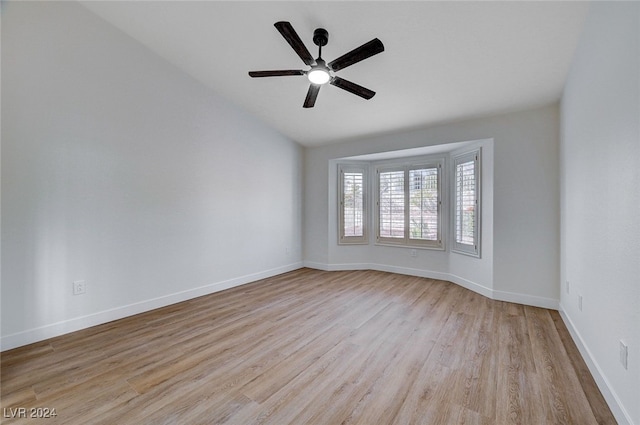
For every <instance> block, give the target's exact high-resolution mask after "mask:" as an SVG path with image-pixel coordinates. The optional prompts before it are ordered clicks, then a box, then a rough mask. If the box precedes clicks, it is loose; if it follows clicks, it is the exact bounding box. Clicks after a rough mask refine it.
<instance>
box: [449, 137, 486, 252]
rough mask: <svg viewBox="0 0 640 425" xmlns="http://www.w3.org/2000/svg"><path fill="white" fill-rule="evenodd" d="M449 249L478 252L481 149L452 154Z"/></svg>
mask: <svg viewBox="0 0 640 425" xmlns="http://www.w3.org/2000/svg"><path fill="white" fill-rule="evenodd" d="M453 173H454V178H453V181H454V188H453V190H454V194H453V244H452V250H453V251H456V252H459V253H463V254H469V255H473V256H476V257H479V256H480V240H479V239H480V228H479V227H480V150H479V149H478V150H474V151H472V152H466V153H463V154H460V155H456V156H454V157H453Z"/></svg>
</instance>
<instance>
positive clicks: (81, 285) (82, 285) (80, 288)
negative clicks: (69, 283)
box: [73, 280, 87, 295]
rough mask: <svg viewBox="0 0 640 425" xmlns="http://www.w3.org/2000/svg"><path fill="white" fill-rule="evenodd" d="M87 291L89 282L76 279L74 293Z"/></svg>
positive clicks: (79, 293)
mask: <svg viewBox="0 0 640 425" xmlns="http://www.w3.org/2000/svg"><path fill="white" fill-rule="evenodd" d="M86 292H87V282H85V281H84V280H76V281H75V282H73V295H82V294H85V293H86Z"/></svg>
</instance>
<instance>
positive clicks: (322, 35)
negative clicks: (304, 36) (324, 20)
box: [313, 28, 329, 47]
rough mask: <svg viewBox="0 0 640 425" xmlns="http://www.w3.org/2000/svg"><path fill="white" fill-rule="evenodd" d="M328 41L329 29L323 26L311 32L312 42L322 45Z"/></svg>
mask: <svg viewBox="0 0 640 425" xmlns="http://www.w3.org/2000/svg"><path fill="white" fill-rule="evenodd" d="M328 42H329V31H327V30H326V29H324V28H316V30H315V31H314V32H313V44H315V45H316V46H319V47H322V46H326V45H327V43H328Z"/></svg>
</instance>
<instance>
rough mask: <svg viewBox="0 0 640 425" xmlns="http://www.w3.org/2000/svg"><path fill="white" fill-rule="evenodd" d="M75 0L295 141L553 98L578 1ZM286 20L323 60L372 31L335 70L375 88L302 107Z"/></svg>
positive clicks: (331, 90)
mask: <svg viewBox="0 0 640 425" xmlns="http://www.w3.org/2000/svg"><path fill="white" fill-rule="evenodd" d="M83 4H84V5H85V6H86V7H87V8H88V9H90V10H91V11H93V12H94V13H96V14H97V15H99V16H101V17H102V18H103V19H105V20H106V21H108V22H110V23H111V24H113V25H114V26H116V27H117V28H119V29H121V30H122V31H124V32H125V33H127V34H129V35H130V36H131V37H133V38H134V39H136V40H138V41H139V42H141V43H142V44H144V45H146V46H147V47H148V48H149V49H151V50H153V51H154V52H156V53H157V54H158V55H160V56H162V57H163V58H165V59H166V60H167V61H169V62H171V63H172V64H174V65H175V66H177V67H179V68H181V69H182V70H184V71H185V72H186V73H188V74H190V75H191V76H193V77H194V78H196V79H197V80H199V81H201V82H202V83H203V84H205V85H206V86H208V87H210V88H211V89H212V90H214V91H215V92H217V93H218V94H220V95H222V96H224V97H225V98H227V99H229V100H230V101H232V102H234V103H236V104H237V105H239V106H240V107H242V108H244V109H245V110H247V111H249V112H250V113H252V114H254V115H256V116H258V117H259V118H260V119H262V120H263V121H265V122H266V123H268V124H269V125H271V126H272V127H274V128H276V129H277V130H279V131H280V132H282V133H284V134H285V135H287V136H289V137H291V138H292V139H294V140H296V141H298V142H299V143H301V144H303V145H305V146H316V145H321V144H328V143H335V142H340V141H344V140H349V139H352V138H362V137H366V136H369V135H374V134H380V133H390V132H394V131H401V130H406V129H413V128H420V127H425V126H429V125H433V124H437V123H443V122H451V121H456V120H462V119H466V118H472V117H480V116H485V115H490V114H496V113H502V112H509V111H514V110H520V109H526V108H531V107H535V106H540V105H544V104H548V103H551V102H554V101H557V100H558V99H559V98H560V95H561V93H562V88H563V86H564V82H565V78H566V75H567V72H568V70H569V66H570V63H571V58H572V56H573V52H574V50H575V48H576V44H577V40H578V38H579V35H580V32H581V29H582V25H583V22H584V19H585V16H586V12H587V9H588V4H587V3H583V2H515V1H514V2H457V1H454V2H420V1H411V2H409V1H407V2H405V1H387V2H385V1H375V2H365V1H353V2H342V1H341V2H337V1H296V2H294V1H283V2H273V1H257V2H243V1H238V2H231V1H229V2H226V1H225V2H223V1H136V2H134V1H123V2H111V1H104V2H102V1H87V2H83ZM283 20H284V21H289V22H291V24H292V25H293V27H294V28H295V30H296V32H297V33H298V35H299V36H300V38H301V39H302V40H303V42H304V43H305V44H306V46H307V48H308V49H309V51H310V52H311V53H312V54H313V55H314V57H315V56H317V47H316V46H315V45H314V44H313V41H312V35H313V31H314V29H315V28H318V27H322V28H326V29H327V30H328V31H329V43H328V44H327V46H325V47H324V48H323V50H322V56H323V58H325V59H327V61H330V60H332V59H335V58H337V57H338V56H340V55H342V54H344V53H346V52H348V51H350V50H352V49H353V48H355V47H357V46H360V45H361V44H363V43H365V42H367V41H369V40H371V39H373V38H375V37H377V38H379V39H380V40H382V42H383V43H384V46H385V51H384V52H383V53H381V54H378V55H376V56H373V57H371V58H369V59H367V60H365V61H362V62H360V63H357V64H355V65H353V66H350V67H349V68H347V69H344V70H342V71H340V72H339V73H338V75H339V76H341V77H343V78H346V79H348V80H350V81H353V82H355V83H357V84H360V85H362V86H364V87H367V88H369V89H371V90H374V91H375V92H376V95H375V97H374V98H373V99H371V100H368V101H366V100H363V99H361V98H360V97H357V96H354V95H352V94H350V93H347V92H346V91H343V90H340V89H338V88H336V87H332V86H329V85H327V86H323V87H322V88H321V90H320V93H319V96H318V99H317V102H316V105H315V107H314V108H311V109H303V108H302V104H303V102H304V98H305V95H306V92H307V88H308V85H309V83H308V81H307V79H306V78H305V77H304V76H295V77H273V78H256V79H252V78H250V77H249V76H248V75H247V72H248V71H250V70H269V69H308V67H306V66H305V65H304V63H302V61H301V60H300V58H299V57H298V56H297V55H296V53H295V52H294V51H293V50H292V49H291V47H290V46H289V45H288V44H287V43H286V41H285V40H284V38H283V37H282V36H281V35H280V33H278V31H277V30H276V29H275V28H274V26H273V24H274V23H275V22H277V21H283Z"/></svg>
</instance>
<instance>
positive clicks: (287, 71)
mask: <svg viewBox="0 0 640 425" xmlns="http://www.w3.org/2000/svg"><path fill="white" fill-rule="evenodd" d="M288 75H304V71H303V70H301V69H285V70H282V71H249V76H250V77H253V78H257V77H284V76H288Z"/></svg>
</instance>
